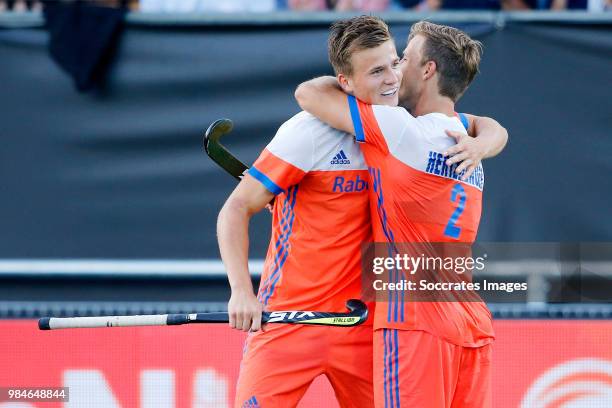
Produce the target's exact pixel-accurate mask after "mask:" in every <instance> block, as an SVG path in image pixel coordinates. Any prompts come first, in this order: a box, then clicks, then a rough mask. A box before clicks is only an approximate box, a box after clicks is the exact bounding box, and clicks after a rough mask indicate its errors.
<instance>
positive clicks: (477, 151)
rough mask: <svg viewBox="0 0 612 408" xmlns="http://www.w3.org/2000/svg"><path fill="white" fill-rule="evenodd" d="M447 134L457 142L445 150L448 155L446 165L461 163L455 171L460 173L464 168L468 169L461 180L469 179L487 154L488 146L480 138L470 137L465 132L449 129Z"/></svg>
mask: <svg viewBox="0 0 612 408" xmlns="http://www.w3.org/2000/svg"><path fill="white" fill-rule="evenodd" d="M446 134H447V135H449V136H450V137H452V138H453V139H455V141H456V142H457V144H456V145H454V146H451V147H449V148H448V149H446V151H445V152H444V156H446V157H448V159H447V160H446V165H447V166H451V165H453V164H455V163H460V164H459V165H458V166H457V168H456V169H455V172H456V173H457V174H460V173H461V172H462V171H463V170H466V171H465V174H464V175H463V176H462V177H461V180H467V178H468V177H470V176H471V175H472V173H473V172H474V170H476V168H477V167H478V165H479V164H480V162H481V161H482V159H483V158H484V157H485V156H486V154H487V147H486V146H483V144H482V143H480V142H479V141H478V138H474V137H470V136H468V135H466V134H465V133H461V132H455V131H452V130H447V131H446Z"/></svg>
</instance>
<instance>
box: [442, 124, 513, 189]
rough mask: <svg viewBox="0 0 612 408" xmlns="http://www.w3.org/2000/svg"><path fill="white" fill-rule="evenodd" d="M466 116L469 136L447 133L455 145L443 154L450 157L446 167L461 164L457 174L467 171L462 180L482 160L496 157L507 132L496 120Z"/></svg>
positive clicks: (504, 143) (504, 141)
mask: <svg viewBox="0 0 612 408" xmlns="http://www.w3.org/2000/svg"><path fill="white" fill-rule="evenodd" d="M466 116H467V119H468V121H469V126H468V128H467V132H468V135H469V136H466V135H465V134H463V133H460V132H453V131H447V132H446V133H447V134H448V135H449V136H451V137H453V138H455V140H456V141H457V144H456V145H454V146H452V147H450V148H448V150H447V151H446V152H444V154H445V155H446V156H450V157H449V159H448V160H447V161H446V163H447V165H449V166H450V165H451V164H454V163H459V162H461V164H460V165H459V166H457V169H456V172H457V173H461V172H462V171H463V170H465V169H467V171H466V172H465V174H464V175H463V177H462V178H463V179H467V178H468V177H469V176H470V175H471V174H472V172H473V171H474V170H475V169H476V168H477V167H478V165H479V164H480V162H481V161H482V160H483V159H488V158H491V157H494V156H497V155H498V154H499V153H500V152H501V151H502V150H503V149H504V147H505V146H506V144H507V143H508V131H507V130H506V129H505V128H504V127H503V126H502V125H500V124H499V123H498V122H497V121H496V120H494V119H491V118H487V117H484V116H474V115H466ZM470 136H472V137H470Z"/></svg>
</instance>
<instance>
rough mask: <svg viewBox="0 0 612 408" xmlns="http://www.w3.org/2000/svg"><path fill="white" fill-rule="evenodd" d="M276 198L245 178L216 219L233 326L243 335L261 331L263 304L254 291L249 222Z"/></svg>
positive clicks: (247, 176) (250, 179) (261, 185)
mask: <svg viewBox="0 0 612 408" xmlns="http://www.w3.org/2000/svg"><path fill="white" fill-rule="evenodd" d="M273 197H274V194H273V193H271V192H270V191H269V190H268V189H267V188H266V187H264V185H263V184H261V183H260V182H259V181H258V180H255V179H254V178H253V177H251V176H250V175H246V176H245V177H244V178H243V179H242V181H241V182H240V183H239V184H238V186H237V187H236V189H234V191H233V192H232V194H231V195H230V196H229V198H228V199H227V201H226V202H225V204H224V205H223V208H221V212H219V218H218V219H217V239H218V241H219V249H220V251H221V259H222V260H223V264H224V265H225V270H226V271H227V277H228V279H229V284H230V287H231V291H232V294H231V297H230V300H229V303H228V306H227V307H228V314H229V319H230V326H231V327H232V328H235V329H238V330H243V331H248V330H252V331H257V330H259V329H260V328H261V313H262V311H263V306H262V304H261V303H260V302H259V301H258V300H257V297H256V296H255V293H254V291H253V284H252V282H251V275H250V273H249V266H248V259H249V221H250V219H251V217H252V216H253V215H254V214H256V213H258V212H259V211H261V210H262V209H263V208H264V207H265V206H266V205H267V204H268V203H269V202H270V200H272V198H273Z"/></svg>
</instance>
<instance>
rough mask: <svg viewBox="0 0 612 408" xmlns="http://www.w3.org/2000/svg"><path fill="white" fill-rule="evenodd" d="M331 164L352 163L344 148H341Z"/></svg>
mask: <svg viewBox="0 0 612 408" xmlns="http://www.w3.org/2000/svg"><path fill="white" fill-rule="evenodd" d="M331 164H351V161H350V160H349V159H348V157H346V154H344V150H340V151H339V152H338V154H337V155H335V156H334V158H333V159H332V161H331Z"/></svg>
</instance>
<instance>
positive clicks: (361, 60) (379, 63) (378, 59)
mask: <svg viewBox="0 0 612 408" xmlns="http://www.w3.org/2000/svg"><path fill="white" fill-rule="evenodd" d="M350 62H351V67H352V73H351V74H350V75H344V74H339V75H338V81H339V82H340V85H341V86H342V88H343V89H344V91H345V92H347V93H350V94H352V95H354V96H355V97H356V98H358V99H360V100H362V101H364V102H366V103H370V104H373V105H389V106H396V105H397V103H398V95H399V87H400V83H401V80H402V73H401V71H400V69H399V57H398V56H397V51H396V49H395V44H394V43H393V41H392V40H388V41H385V42H384V43H382V44H380V45H379V46H377V47H374V48H366V49H361V50H356V51H354V52H353V53H352V54H351V58H350Z"/></svg>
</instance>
